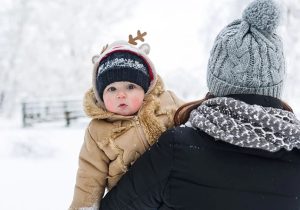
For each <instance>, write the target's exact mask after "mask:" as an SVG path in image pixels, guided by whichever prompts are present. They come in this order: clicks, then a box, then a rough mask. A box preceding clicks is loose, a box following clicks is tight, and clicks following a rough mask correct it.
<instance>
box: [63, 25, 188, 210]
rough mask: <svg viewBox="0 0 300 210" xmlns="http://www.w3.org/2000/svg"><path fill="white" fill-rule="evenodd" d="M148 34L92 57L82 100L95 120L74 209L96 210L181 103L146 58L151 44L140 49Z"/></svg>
mask: <svg viewBox="0 0 300 210" xmlns="http://www.w3.org/2000/svg"><path fill="white" fill-rule="evenodd" d="M145 35H146V33H140V31H138V34H137V37H135V38H133V37H132V36H131V35H130V36H129V42H125V41H118V42H115V43H113V44H111V45H109V46H107V47H105V48H104V49H103V50H102V52H101V54H100V55H98V56H94V57H93V62H94V72H93V88H92V89H90V90H89V91H88V92H87V93H86V95H85V99H84V109H85V112H86V114H87V115H88V116H89V117H91V118H92V120H91V122H90V124H89V126H88V128H87V129H86V133H85V138H84V143H83V145H82V148H81V151H80V156H79V168H78V171H77V178H76V186H75V190H74V197H73V202H72V204H71V206H70V208H69V209H70V210H94V209H98V208H99V203H100V202H101V198H102V197H103V195H104V192H105V189H106V188H107V189H108V190H110V189H111V188H112V187H114V186H115V185H116V184H117V182H118V181H119V179H120V178H121V177H122V175H123V174H124V173H125V172H126V171H127V170H128V168H129V167H130V166H131V165H132V164H133V163H134V162H135V161H136V159H137V158H138V157H139V156H140V155H141V154H143V153H144V152H145V151H146V150H147V149H148V148H149V147H150V146H151V145H152V144H154V143H155V142H156V140H157V139H158V137H159V136H160V135H161V133H162V132H164V131H165V130H166V129H168V128H170V127H172V126H173V116H174V113H175V111H176V110H177V108H178V107H179V106H180V105H182V104H183V101H181V100H180V99H178V98H177V97H176V96H175V95H174V93H172V92H171V91H167V90H165V89H164V84H163V82H162V79H161V78H160V77H159V76H158V75H157V74H156V71H155V68H154V65H153V64H152V62H151V61H150V59H149V58H148V56H147V54H149V52H150V46H149V45H148V44H143V45H141V46H140V47H136V46H134V45H136V44H137V43H136V41H137V40H141V41H143V40H144V39H143V36H145Z"/></svg>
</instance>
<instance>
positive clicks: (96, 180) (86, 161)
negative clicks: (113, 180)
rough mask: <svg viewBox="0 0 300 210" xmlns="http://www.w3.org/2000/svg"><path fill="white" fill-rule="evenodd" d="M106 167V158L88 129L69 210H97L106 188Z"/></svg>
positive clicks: (107, 162) (107, 161)
mask: <svg viewBox="0 0 300 210" xmlns="http://www.w3.org/2000/svg"><path fill="white" fill-rule="evenodd" d="M108 165H109V159H108V157H107V156H106V155H105V153H104V152H103V150H101V149H100V148H99V147H98V145H97V144H96V142H95V141H94V139H93V138H92V136H91V134H90V132H89V128H88V129H87V130H86V133H85V138H84V143H83V145H82V147H81V151H80V154H79V168H78V171H77V176H76V185H75V190H74V196H73V202H72V204H71V206H70V208H69V209H70V210H77V209H80V208H84V209H89V210H94V209H98V207H99V200H100V199H101V198H102V196H103V194H104V191H105V187H106V182H107V181H106V180H107V174H108Z"/></svg>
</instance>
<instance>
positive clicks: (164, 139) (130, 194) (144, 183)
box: [100, 130, 173, 210]
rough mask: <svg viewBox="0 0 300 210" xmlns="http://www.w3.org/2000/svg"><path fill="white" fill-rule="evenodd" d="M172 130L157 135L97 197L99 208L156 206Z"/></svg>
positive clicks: (166, 171)
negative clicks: (115, 180) (142, 152)
mask: <svg viewBox="0 0 300 210" xmlns="http://www.w3.org/2000/svg"><path fill="white" fill-rule="evenodd" d="M172 136H173V134H172V130H170V131H167V132H165V133H163V134H162V135H161V137H160V138H159V140H158V142H157V143H155V144H154V145H153V146H152V147H151V148H150V149H149V150H148V151H146V152H145V153H144V154H143V155H142V156H141V157H140V158H139V159H138V160H137V161H136V162H135V163H134V164H133V166H132V167H131V168H130V169H129V171H128V172H127V173H126V174H125V175H124V176H123V177H122V178H121V180H120V181H119V182H118V184H117V185H116V186H115V187H114V188H113V189H112V190H111V191H109V192H108V193H107V194H106V196H105V197H104V198H103V199H102V200H101V204H100V210H101V209H103V210H126V209H143V210H147V209H149V210H150V209H157V208H158V207H159V206H160V205H161V204H162V203H164V190H165V189H166V186H167V183H168V179H169V176H170V171H171V169H172V165H173V145H172V141H173V137H172Z"/></svg>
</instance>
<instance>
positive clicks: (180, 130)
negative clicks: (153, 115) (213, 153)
mask: <svg viewBox="0 0 300 210" xmlns="http://www.w3.org/2000/svg"><path fill="white" fill-rule="evenodd" d="M208 138H212V137H210V136H209V135H208V134H206V133H204V132H202V131H200V130H198V129H195V128H193V127H191V126H189V125H188V124H184V125H180V126H177V127H174V128H170V129H168V130H167V131H165V132H164V133H163V134H162V135H161V137H160V139H159V140H161V141H168V142H169V143H170V144H176V145H180V144H182V145H193V144H195V142H197V143H199V141H200V140H201V139H208Z"/></svg>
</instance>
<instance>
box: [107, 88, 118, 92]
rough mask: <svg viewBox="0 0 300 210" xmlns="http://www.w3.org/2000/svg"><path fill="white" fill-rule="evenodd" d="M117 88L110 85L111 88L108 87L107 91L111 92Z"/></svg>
mask: <svg viewBox="0 0 300 210" xmlns="http://www.w3.org/2000/svg"><path fill="white" fill-rule="evenodd" d="M116 90H117V88H115V87H109V88H107V91H109V92H114V91H116Z"/></svg>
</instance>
